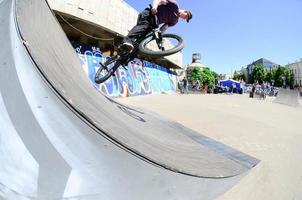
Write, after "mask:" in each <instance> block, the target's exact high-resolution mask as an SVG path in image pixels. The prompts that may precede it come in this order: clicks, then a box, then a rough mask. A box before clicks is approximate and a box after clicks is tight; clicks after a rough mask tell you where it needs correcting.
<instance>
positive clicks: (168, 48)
mask: <svg viewBox="0 0 302 200" xmlns="http://www.w3.org/2000/svg"><path fill="white" fill-rule="evenodd" d="M150 10H151V9H150ZM150 12H151V11H150ZM151 16H152V23H151V24H152V30H151V31H150V32H149V33H148V34H146V35H145V36H143V37H140V38H138V39H137V40H136V41H135V42H134V43H133V46H134V48H133V50H132V51H131V52H125V51H124V52H119V53H118V54H117V55H115V56H113V57H110V58H108V59H107V60H106V61H105V62H104V63H100V67H99V69H98V70H97V72H96V74H95V78H94V80H95V82H96V83H98V84H100V83H103V82H105V81H106V80H107V79H108V78H110V77H111V76H113V75H114V73H115V71H116V70H117V69H118V68H119V67H120V66H121V67H123V68H124V69H125V70H127V66H128V63H129V62H130V61H132V60H133V59H134V58H136V57H137V55H138V53H140V54H142V55H145V56H149V57H153V58H158V57H163V56H168V55H172V54H175V53H177V52H179V51H181V50H182V49H183V48H184V41H183V39H182V38H181V37H180V36H178V35H176V34H162V32H161V31H160V30H159V23H158V19H157V16H156V15H152V14H151Z"/></svg>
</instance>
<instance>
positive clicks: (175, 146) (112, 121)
mask: <svg viewBox="0 0 302 200" xmlns="http://www.w3.org/2000/svg"><path fill="white" fill-rule="evenodd" d="M29 18H31V19H32V20H27V19H29ZM46 24H47V27H46V26H45V25H46ZM0 35H1V37H0V43H1V44H2V48H1V50H0V124H1V126H0V163H1V165H0V199H1V200H2V199H3V200H16V199H22V200H27V199H28V200H29V199H37V200H44V199H45V200H53V199H81V200H90V199H131V200H133V199H203V200H208V199H299V198H301V194H300V192H299V188H301V182H302V181H301V172H300V170H299V169H300V166H299V163H301V161H302V157H301V153H300V152H301V147H300V144H299V141H301V129H299V128H300V126H299V119H301V113H302V112H301V106H300V105H296V104H295V107H293V106H288V105H283V104H279V103H273V101H274V99H268V100H266V101H258V100H256V99H249V98H247V97H246V96H236V95H232V96H223V95H220V96H215V95H206V96H204V95H183V96H181V95H178V94H172V95H149V96H139V97H132V98H128V99H112V98H110V97H108V96H106V95H105V94H103V93H101V92H100V91H99V90H98V89H97V88H96V87H95V86H94V85H93V84H92V83H91V82H90V80H89V79H88V77H87V76H86V74H85V73H83V70H81V67H80V62H79V59H78V56H77V54H76V52H75V51H74V49H73V48H72V46H71V44H70V43H69V41H68V39H67V37H66V35H65V33H64V32H63V30H62V29H61V27H60V25H59V23H58V22H57V20H56V18H55V17H54V14H53V13H52V11H51V9H50V8H49V5H48V4H47V2H46V1H41V0H32V1H29V2H28V1H23V0H0ZM50 38H51V39H50ZM285 96H288V95H285ZM171 98H172V99H171ZM284 101H285V100H283V99H280V100H279V102H284ZM167 102H170V103H167ZM185 102H186V103H185ZM188 102H190V104H189V105H187V104H188ZM298 102H299V100H298ZM299 173H300V174H299ZM276 191H278V192H276Z"/></svg>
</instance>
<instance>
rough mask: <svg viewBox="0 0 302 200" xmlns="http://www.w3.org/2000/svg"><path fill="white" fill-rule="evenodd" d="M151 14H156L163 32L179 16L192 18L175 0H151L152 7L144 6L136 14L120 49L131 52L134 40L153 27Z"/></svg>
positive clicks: (175, 22)
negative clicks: (136, 17) (135, 19)
mask: <svg viewBox="0 0 302 200" xmlns="http://www.w3.org/2000/svg"><path fill="white" fill-rule="evenodd" d="M152 15H156V16H157V18H158V21H159V24H161V27H160V31H161V32H165V31H166V30H167V29H168V28H169V27H171V26H174V25H176V24H177V23H178V19H179V18H181V19H184V20H186V21H187V22H189V21H190V20H191V19H192V13H191V12H190V11H189V10H182V9H179V6H178V3H177V1H176V0H153V4H152V9H151V10H150V8H146V9H145V10H144V11H143V12H141V13H140V14H139V16H138V20H137V24H136V26H134V27H133V28H132V29H131V30H130V32H129V33H128V35H127V36H126V37H124V40H123V43H122V45H121V46H120V49H121V50H124V51H129V52H131V51H132V50H133V48H134V46H133V43H134V41H135V40H137V39H138V38H141V37H144V36H145V35H147V34H148V33H149V32H150V31H151V30H152V28H153V27H154V23H153V22H152V21H153V20H152Z"/></svg>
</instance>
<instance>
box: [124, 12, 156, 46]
mask: <svg viewBox="0 0 302 200" xmlns="http://www.w3.org/2000/svg"><path fill="white" fill-rule="evenodd" d="M150 15H151V13H150V10H148V9H145V10H144V11H143V12H142V13H140V14H139V16H138V20H137V24H136V26H134V27H133V28H132V29H131V30H130V32H129V33H128V35H127V36H126V37H124V40H123V44H122V45H121V48H122V49H124V50H128V51H132V49H133V48H134V47H133V43H134V42H135V40H136V39H138V38H139V37H143V36H145V35H146V34H147V33H148V31H150V29H151V16H150Z"/></svg>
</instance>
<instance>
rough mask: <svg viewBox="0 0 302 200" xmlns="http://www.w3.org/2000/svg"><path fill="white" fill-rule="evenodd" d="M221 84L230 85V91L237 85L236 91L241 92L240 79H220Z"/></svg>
mask: <svg viewBox="0 0 302 200" xmlns="http://www.w3.org/2000/svg"><path fill="white" fill-rule="evenodd" d="M220 85H221V86H223V87H228V88H229V92H232V88H233V85H235V86H236V87H235V88H236V92H237V93H239V91H240V82H239V81H235V80H233V79H227V80H221V81H220Z"/></svg>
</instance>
